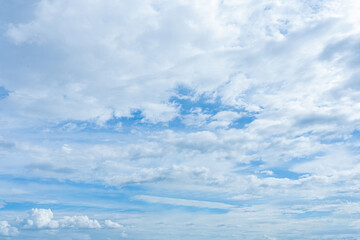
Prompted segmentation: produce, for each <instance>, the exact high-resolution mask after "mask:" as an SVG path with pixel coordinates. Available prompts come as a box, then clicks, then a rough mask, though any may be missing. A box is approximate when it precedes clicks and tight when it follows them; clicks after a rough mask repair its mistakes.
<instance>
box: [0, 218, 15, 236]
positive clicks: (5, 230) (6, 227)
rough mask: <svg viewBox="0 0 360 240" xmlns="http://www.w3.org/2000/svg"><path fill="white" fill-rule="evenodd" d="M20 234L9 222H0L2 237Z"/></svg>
mask: <svg viewBox="0 0 360 240" xmlns="http://www.w3.org/2000/svg"><path fill="white" fill-rule="evenodd" d="M18 233H19V231H18V229H17V228H16V227H12V226H11V225H10V224H9V223H8V222H7V221H0V235H3V236H14V235H17V234H18Z"/></svg>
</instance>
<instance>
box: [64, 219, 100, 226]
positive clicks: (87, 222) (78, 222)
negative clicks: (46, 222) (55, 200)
mask: <svg viewBox="0 0 360 240" xmlns="http://www.w3.org/2000/svg"><path fill="white" fill-rule="evenodd" d="M59 222H60V226H61V227H63V228H101V225H100V224H99V222H98V221H97V220H93V219H89V217H88V216H72V217H69V216H65V217H64V218H63V219H61V220H59Z"/></svg>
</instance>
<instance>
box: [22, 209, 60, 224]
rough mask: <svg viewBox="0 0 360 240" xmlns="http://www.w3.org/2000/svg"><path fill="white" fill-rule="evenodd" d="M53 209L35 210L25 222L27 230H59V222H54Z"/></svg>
mask: <svg viewBox="0 0 360 240" xmlns="http://www.w3.org/2000/svg"><path fill="white" fill-rule="evenodd" d="M53 218H54V215H53V212H52V211H51V209H37V208H33V209H32V210H31V213H30V215H29V217H28V218H27V219H26V220H25V225H24V227H25V228H58V227H59V222H58V221H56V220H54V219H53Z"/></svg>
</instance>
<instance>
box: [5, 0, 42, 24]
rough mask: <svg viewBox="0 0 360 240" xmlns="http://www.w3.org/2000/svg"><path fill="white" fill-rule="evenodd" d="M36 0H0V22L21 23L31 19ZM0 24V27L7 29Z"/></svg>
mask: <svg viewBox="0 0 360 240" xmlns="http://www.w3.org/2000/svg"><path fill="white" fill-rule="evenodd" d="M37 3H38V0H16V1H0V23H9V22H11V23H13V24H17V23H23V22H26V21H30V20H32V18H33V17H34V13H35V11H34V10H35V8H36V6H37ZM7 27H8V26H7V24H0V29H1V28H4V29H7Z"/></svg>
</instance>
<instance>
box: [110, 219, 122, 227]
mask: <svg viewBox="0 0 360 240" xmlns="http://www.w3.org/2000/svg"><path fill="white" fill-rule="evenodd" d="M105 226H106V227H108V228H123V227H124V226H123V225H121V224H119V223H117V222H113V221H111V220H105Z"/></svg>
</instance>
